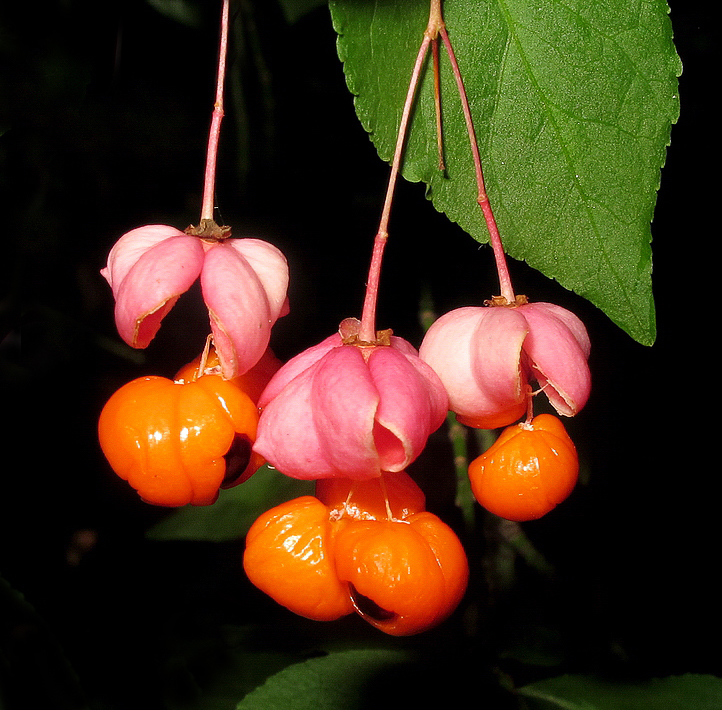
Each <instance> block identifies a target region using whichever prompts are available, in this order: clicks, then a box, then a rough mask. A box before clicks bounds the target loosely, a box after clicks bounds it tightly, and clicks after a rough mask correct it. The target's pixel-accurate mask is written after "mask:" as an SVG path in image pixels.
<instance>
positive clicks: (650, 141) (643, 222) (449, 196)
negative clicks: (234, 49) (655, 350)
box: [330, 0, 681, 344]
mask: <svg viewBox="0 0 722 710" xmlns="http://www.w3.org/2000/svg"><path fill="white" fill-rule="evenodd" d="M330 7H331V13H332V18H333V23H334V27H335V29H336V31H337V33H338V35H339V37H338V53H339V57H340V58H341V60H342V61H343V62H344V72H345V74H346V80H347V84H348V87H349V89H350V90H351V92H352V93H353V94H354V95H355V106H356V113H357V115H358V117H359V119H360V121H361V123H362V125H363V127H364V128H365V129H366V130H367V131H368V132H369V133H370V137H371V139H372V141H373V142H374V144H375V146H376V149H377V151H378V153H379V155H380V157H381V158H382V159H383V160H386V161H389V160H390V159H391V158H392V155H393V150H394V145H395V142H396V134H397V130H398V124H399V120H400V116H401V111H402V107H403V103H404V97H405V95H406V91H407V88H408V83H409V80H410V77H411V70H412V67H413V63H414V59H415V57H416V53H417V51H418V48H419V45H420V44H421V40H422V36H423V32H424V29H425V28H426V24H427V21H428V12H429V2H428V0H405V1H404V2H390V1H389V0H369V1H368V2H359V1H358V0H331V2H330ZM444 14H445V21H446V26H447V29H448V32H449V35H450V38H451V42H452V44H453V46H454V49H455V53H456V56H457V58H458V61H459V65H460V68H461V72H462V74H463V78H464V82H465V85H466V92H467V95H468V97H469V102H470V105H471V111H472V114H473V118H474V123H475V128H476V132H477V137H478V141H479V147H480V150H481V156H482V162H483V167H484V174H485V178H486V185H487V190H488V193H489V196H490V199H491V204H492V207H493V208H494V212H495V215H496V219H497V222H498V225H499V228H500V231H501V235H502V239H503V240H504V246H505V249H506V251H507V253H508V254H510V255H511V256H513V257H514V258H516V259H523V260H526V261H527V262H528V263H529V264H530V265H531V266H533V267H534V268H536V269H538V270H540V271H541V272H543V273H544V274H545V275H546V276H548V277H550V278H555V279H557V280H558V281H559V282H560V283H561V284H562V285H563V286H565V287H566V288H568V289H571V290H573V291H575V292H576V293H578V294H580V295H582V296H584V297H586V298H587V299H589V300H590V301H592V302H593V303H594V304H596V305H597V306H598V307H599V308H601V309H602V310H603V311H604V312H605V313H606V314H607V315H608V316H609V317H610V318H611V319H612V320H613V321H614V322H616V323H617V324H618V325H619V326H621V327H622V328H623V329H624V330H626V331H627V332H628V333H629V334H630V335H631V336H632V337H634V338H635V339H637V340H638V341H640V342H641V343H644V344H651V343H652V342H653V341H654V338H655V314H654V301H653V297H652V288H651V268H652V262H651V248H650V240H651V231H650V222H651V219H652V214H653V210H654V204H655V200H656V191H657V189H658V187H659V182H660V169H661V167H662V165H663V164H664V160H665V156H666V146H667V145H668V144H669V135H670V129H671V124H672V123H674V122H675V121H676V119H677V117H678V113H679V103H678V97H677V77H678V76H679V74H680V72H681V64H680V61H679V58H678V56H677V54H676V52H675V49H674V45H673V42H672V30H671V24H670V22H669V18H668V7H667V4H666V3H665V2H664V1H663V0H635V1H634V2H629V0H607V1H605V2H598V0H572V1H571V2H566V3H558V2H553V1H552V0H534V1H533V2H532V0H498V1H497V2H490V1H489V0H447V2H446V3H444ZM441 53H442V61H441V97H442V98H441V101H442V112H443V119H442V120H443V138H444V146H445V159H446V168H447V169H446V171H445V172H443V173H442V172H441V171H440V170H439V169H438V158H437V149H436V122H435V112H434V100H433V91H432V89H433V77H432V71H431V66H430V62H429V63H428V64H427V67H426V71H425V73H424V78H423V81H422V84H421V86H420V88H419V94H418V96H417V103H416V107H415V113H414V116H413V121H412V126H411V132H410V136H409V140H408V145H407V152H406V156H405V160H404V164H403V175H404V177H406V178H407V179H408V180H410V181H413V182H416V181H423V182H425V183H426V184H427V186H428V196H429V197H430V199H431V200H432V202H433V204H434V206H435V207H436V208H437V209H438V210H439V211H441V212H444V213H445V214H446V215H447V216H448V217H449V219H450V220H452V221H454V222H457V223H458V224H459V225H461V227H462V228H463V229H465V230H466V231H467V232H468V233H469V234H471V235H472V236H473V237H474V238H475V239H477V240H478V241H480V242H486V241H488V232H487V230H486V226H485V224H484V221H483V218H482V215H481V211H480V209H479V207H478V205H477V203H476V195H477V188H476V183H475V179H474V172H473V164H472V159H471V152H470V150H469V139H468V135H467V132H466V127H465V124H464V120H463V115H462V112H461V104H460V101H459V97H458V93H457V90H456V85H455V83H454V79H453V75H452V73H451V69H450V65H449V62H448V60H447V59H446V57H444V55H443V49H442V51H441ZM427 244H428V242H427ZM436 248H441V247H440V246H437V247H436ZM489 295H491V294H479V299H480V301H481V300H482V299H484V298H487V297H488V296H489ZM527 295H529V296H530V298H532V300H533V294H527Z"/></svg>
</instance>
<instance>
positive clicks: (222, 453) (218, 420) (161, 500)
mask: <svg viewBox="0 0 722 710" xmlns="http://www.w3.org/2000/svg"><path fill="white" fill-rule="evenodd" d="M257 425H258V408H257V407H256V405H255V403H254V402H253V401H252V400H251V398H250V397H248V395H246V394H245V393H244V392H243V391H242V390H241V389H240V388H239V387H238V386H236V385H234V384H231V383H230V382H227V381H225V380H223V379H222V378H221V377H220V375H204V376H201V377H198V378H197V379H196V380H194V381H189V382H184V381H178V382H174V381H173V380H169V379H166V378H164V377H141V378H139V379H136V380H133V381H132V382H129V383H128V384H126V385H124V386H123V387H121V388H120V389H119V390H118V391H117V392H116V393H115V394H114V395H113V396H112V397H111V398H110V399H109V400H108V402H107V404H106V405H105V407H104V408H103V411H102V412H101V415H100V420H99V422H98V436H99V439H100V446H101V448H102V449H103V453H104V454H105V456H106V458H107V459H108V462H109V463H110V465H111V467H112V468H113V470H114V471H115V472H116V473H117V474H118V475H119V476H120V477H121V478H123V479H125V480H127V481H128V483H130V485H131V486H132V487H133V488H135V489H136V490H137V491H138V493H139V494H140V496H141V498H143V500H145V501H146V502H148V503H153V504H155V505H165V506H181V505H186V504H188V503H190V504H192V505H209V504H210V503H213V502H214V501H215V500H216V498H217V497H218V490H219V489H220V488H221V487H230V486H233V485H236V484H238V483H241V482H243V481H244V480H246V479H247V478H249V477H250V476H251V475H252V474H253V473H254V472H255V471H256V470H257V469H258V468H259V466H260V465H261V464H262V463H263V459H262V458H261V457H260V456H259V455H258V454H256V453H254V452H253V451H252V450H251V447H252V445H253V442H254V441H255V439H256V428H257Z"/></svg>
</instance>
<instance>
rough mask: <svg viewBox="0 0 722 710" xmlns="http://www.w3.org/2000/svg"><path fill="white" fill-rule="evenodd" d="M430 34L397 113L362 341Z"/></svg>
mask: <svg viewBox="0 0 722 710" xmlns="http://www.w3.org/2000/svg"><path fill="white" fill-rule="evenodd" d="M430 43H431V37H430V36H428V34H425V35H424V40H423V42H422V43H421V47H420V48H419V53H418V55H417V56H416V63H415V64H414V71H413V73H412V74H411V82H410V83H409V90H408V92H407V94H406V102H405V103H404V109H403V111H402V113H401V123H400V125H399V133H398V136H397V138H396V149H395V151H394V158H393V162H392V164H391V175H390V176H389V183H388V187H387V188H386V199H385V201H384V207H383V210H382V212H381V221H380V223H379V229H378V232H377V233H376V238H375V239H374V246H373V252H372V254H371V266H370V267H369V275H368V280H367V281H366V297H365V299H364V305H363V312H362V314H361V326H360V328H359V339H360V340H362V341H365V342H369V343H371V342H374V341H375V340H376V303H377V301H378V294H379V281H380V279H381V261H382V259H383V254H384V249H385V248H386V241H387V240H388V238H389V233H388V227H389V219H390V217H391V204H392V202H393V197H394V188H395V187H396V179H397V178H398V174H399V168H400V166H401V157H402V155H403V150H404V143H405V141H406V131H407V128H408V124H409V118H410V116H411V107H412V106H413V103H414V96H415V95H416V89H417V87H418V84H419V76H420V74H421V68H422V66H423V64H424V58H425V57H426V52H427V51H428V49H429V44H430Z"/></svg>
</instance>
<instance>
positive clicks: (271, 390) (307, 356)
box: [258, 333, 341, 409]
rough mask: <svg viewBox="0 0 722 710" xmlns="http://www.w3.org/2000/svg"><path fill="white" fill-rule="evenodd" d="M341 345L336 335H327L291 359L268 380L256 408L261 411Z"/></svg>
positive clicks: (339, 338)
mask: <svg viewBox="0 0 722 710" xmlns="http://www.w3.org/2000/svg"><path fill="white" fill-rule="evenodd" d="M340 345H341V337H340V336H339V334H338V333H334V334H333V335H329V337H328V338H326V339H325V340H322V341H321V342H320V343H318V344H317V345H314V346H312V347H310V348H308V349H307V350H304V351H303V352H302V353H299V354H298V355H296V356H295V357H292V358H291V359H290V360H289V361H288V362H287V363H286V364H285V365H283V367H281V368H280V369H279V370H278V372H276V374H275V375H274V376H273V377H272V378H271V379H270V381H269V382H268V384H267V385H266V388H265V389H264V390H263V393H262V394H261V396H260V398H259V400H258V406H259V408H260V409H263V408H264V407H266V406H267V405H268V403H269V402H270V401H271V400H272V399H274V398H275V397H276V396H277V395H278V394H279V393H280V392H281V390H283V389H284V388H285V387H286V385H288V384H289V382H291V380H293V379H295V378H296V377H298V376H299V375H301V374H303V373H304V372H305V371H306V370H308V369H309V368H310V367H311V366H312V365H315V364H316V363H317V362H318V361H319V360H320V359H321V358H322V357H323V356H324V355H325V354H326V353H327V352H329V351H330V350H332V349H333V348H337V347H339V346H340Z"/></svg>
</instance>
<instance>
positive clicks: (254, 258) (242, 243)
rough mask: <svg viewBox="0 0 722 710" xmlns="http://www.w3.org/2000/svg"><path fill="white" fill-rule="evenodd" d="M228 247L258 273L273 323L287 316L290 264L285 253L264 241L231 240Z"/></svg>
mask: <svg viewBox="0 0 722 710" xmlns="http://www.w3.org/2000/svg"><path fill="white" fill-rule="evenodd" d="M226 245H228V246H230V247H231V248H232V249H235V250H236V251H237V252H238V253H239V254H240V255H241V256H242V257H243V258H244V259H245V260H246V261H247V262H248V263H249V264H250V266H251V268H252V269H253V270H254V271H255V272H256V276H258V279H259V281H260V282H261V285H262V286H263V290H264V291H265V292H266V297H267V299H268V306H269V308H270V311H271V318H272V319H273V322H274V323H275V322H276V321H277V320H278V319H279V318H280V317H281V316H285V315H287V314H288V311H289V308H288V298H287V297H286V292H287V291H288V262H287V261H286V257H285V256H284V255H283V252H281V250H280V249H278V248H277V247H275V246H273V244H269V243H268V242H264V241H263V240H262V239H250V238H246V239H229V240H228V241H227V242H226Z"/></svg>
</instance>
